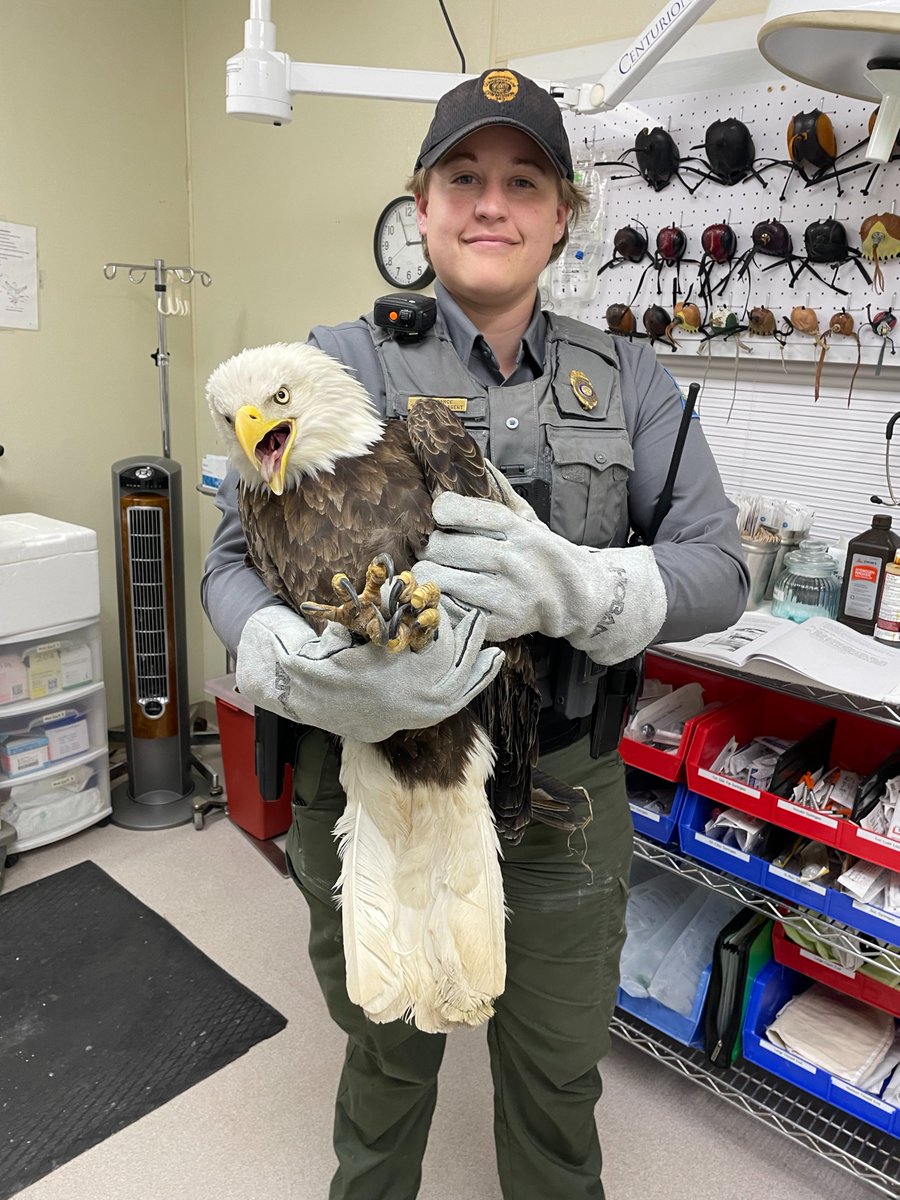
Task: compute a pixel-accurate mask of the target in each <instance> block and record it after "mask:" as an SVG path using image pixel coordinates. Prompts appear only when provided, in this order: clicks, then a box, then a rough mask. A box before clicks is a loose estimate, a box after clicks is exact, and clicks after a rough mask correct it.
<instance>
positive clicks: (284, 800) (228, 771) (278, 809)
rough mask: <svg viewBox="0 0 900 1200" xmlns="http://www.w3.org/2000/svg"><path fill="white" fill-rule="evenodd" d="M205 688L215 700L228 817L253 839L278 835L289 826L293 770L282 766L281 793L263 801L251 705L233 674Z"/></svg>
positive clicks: (209, 683) (210, 682)
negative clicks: (235, 683) (282, 786)
mask: <svg viewBox="0 0 900 1200" xmlns="http://www.w3.org/2000/svg"><path fill="white" fill-rule="evenodd" d="M206 690H207V692H208V693H209V694H210V695H211V696H214V697H215V701H216V717H217V719H218V725H219V740H220V742H221V745H222V769H223V771H224V774H225V794H226V795H227V797H228V816H229V818H230V819H231V820H232V821H233V822H234V823H235V825H238V826H239V827H240V828H241V829H245V830H246V831H247V833H249V834H252V836H253V837H255V838H261V839H263V840H265V839H266V838H273V837H277V836H278V835H279V834H280V833H284V832H285V831H286V830H287V829H289V828H290V825H291V795H292V793H293V772H292V771H291V768H290V767H286V768H285V772H284V789H283V790H282V793H281V795H280V796H279V797H278V799H277V800H275V801H273V802H271V803H266V801H265V800H263V798H262V796H261V795H260V794H259V787H258V786H257V783H256V753H255V747H254V722H253V705H252V704H251V703H250V701H249V700H245V699H244V697H243V696H242V695H241V694H240V692H238V690H237V688H236V687H235V686H234V676H233V675H223V676H221V677H220V678H219V679H208V680H207V682H206Z"/></svg>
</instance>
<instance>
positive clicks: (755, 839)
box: [704, 808, 766, 854]
mask: <svg viewBox="0 0 900 1200" xmlns="http://www.w3.org/2000/svg"><path fill="white" fill-rule="evenodd" d="M765 832H766V823H765V821H761V820H760V819H759V818H758V817H751V816H749V815H748V814H747V813H742V812H738V811H737V809H734V808H726V809H723V810H721V811H720V812H718V813H717V814H716V815H715V816H714V817H713V818H712V820H710V821H707V823H706V827H705V829H704V833H705V834H706V836H707V837H711V838H714V839H715V840H716V841H717V842H722V843H723V845H726V846H732V847H734V848H735V849H736V850H742V851H743V852H744V853H745V854H753V853H754V852H755V850H756V848H757V846H759V844H760V843H761V841H762V839H763V837H764V836H765Z"/></svg>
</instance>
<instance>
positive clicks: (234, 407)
mask: <svg viewBox="0 0 900 1200" xmlns="http://www.w3.org/2000/svg"><path fill="white" fill-rule="evenodd" d="M206 399H207V401H208V402H209V408H210V412H211V413H212V418H213V422H214V423H215V426H216V429H217V431H218V432H219V434H220V435H221V437H222V439H223V440H224V442H225V444H226V445H227V447H228V453H229V458H230V460H231V464H232V466H234V467H236V468H237V469H238V471H240V473H241V478H242V479H243V480H244V482H245V483H247V484H248V485H249V486H251V487H269V488H270V489H271V490H272V491H273V492H274V493H275V494H276V495H277V496H280V495H281V494H282V492H284V491H286V490H288V489H290V488H291V487H296V486H297V484H298V483H299V482H300V480H301V479H302V478H303V477H304V476H306V475H311V476H313V477H315V476H316V475H318V474H320V473H322V472H331V471H333V470H334V464H335V463H336V462H337V461H338V459H341V458H356V457H359V456H360V455H362V454H366V453H367V452H368V450H369V448H370V447H371V446H372V445H373V443H375V442H377V441H378V440H379V438H380V437H381V433H382V428H383V425H382V421H381V418H380V417H379V415H378V412H377V410H376V408H375V405H374V404H373V402H372V399H371V397H370V396H369V393H368V392H367V391H366V389H365V388H364V387H363V386H362V384H361V383H359V382H358V381H357V380H356V379H354V378H353V376H352V375H350V374H349V372H348V368H347V367H345V366H344V364H343V363H340V362H337V360H336V359H333V358H331V357H330V355H328V354H326V353H325V352H324V351H323V350H319V349H317V348H316V347H315V346H307V345H305V344H304V343H302V342H295V343H293V344H291V345H288V344H286V343H284V342H279V343H277V344H276V345H273V346H257V347H254V348H253V349H250V350H242V351H241V353H240V354H236V355H235V356H234V358H229V359H227V360H226V361H225V362H223V363H221V364H220V366H218V367H216V369H215V370H214V371H213V373H212V375H210V377H209V380H208V382H207V384H206Z"/></svg>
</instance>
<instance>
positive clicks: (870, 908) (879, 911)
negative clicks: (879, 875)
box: [853, 900, 900, 925]
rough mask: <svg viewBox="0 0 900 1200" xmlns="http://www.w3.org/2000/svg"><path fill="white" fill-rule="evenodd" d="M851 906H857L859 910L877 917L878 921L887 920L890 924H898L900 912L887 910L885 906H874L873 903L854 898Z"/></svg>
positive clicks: (899, 923)
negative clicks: (864, 902)
mask: <svg viewBox="0 0 900 1200" xmlns="http://www.w3.org/2000/svg"><path fill="white" fill-rule="evenodd" d="M853 907H854V908H858V909H859V911H860V912H864V913H868V915H869V916H870V917H877V918H878V919H879V921H889V922H890V923H891V925H900V913H892V912H888V911H887V909H886V908H876V907H875V905H874V904H863V902H862V901H861V900H854V901H853Z"/></svg>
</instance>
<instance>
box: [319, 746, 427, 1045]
mask: <svg viewBox="0 0 900 1200" xmlns="http://www.w3.org/2000/svg"><path fill="white" fill-rule="evenodd" d="M341 783H342V785H343V788H344V790H345V792H346V793H347V807H346V809H345V810H344V812H343V814H342V815H341V817H340V818H339V819H338V821H337V823H336V825H335V827H334V836H335V837H336V838H337V841H338V854H339V855H340V857H341V873H340V876H339V877H338V881H337V887H336V891H337V892H338V902H339V904H340V906H341V911H342V920H343V931H344V957H345V960H346V964H347V994H348V995H349V997H350V999H351V1000H352V1001H353V1003H354V1004H359V1005H360V1006H361V1007H362V1008H363V1009H365V1011H366V1012H367V1013H368V1014H369V1016H371V1017H372V1019H373V1020H376V1021H393V1020H396V1019H397V1018H399V1017H402V1016H404V1015H405V1013H406V1012H407V1010H408V1008H409V996H408V989H407V987H406V981H405V972H404V970H403V965H402V961H401V960H400V958H399V956H398V955H399V946H398V943H397V931H398V926H399V923H400V917H399V907H400V906H399V902H398V899H397V893H396V887H395V879H396V873H397V859H396V853H397V846H396V840H395V838H394V837H393V836H391V832H390V831H392V829H393V826H394V823H395V821H396V807H395V806H396V803H397V800H398V797H397V795H396V792H397V787H396V780H395V779H394V777H393V775H392V773H391V771H390V769H389V767H388V765H387V762H386V760H385V759H384V756H383V755H381V754H379V753H378V752H377V751H376V750H375V749H374V747H372V746H370V745H367V744H365V743H362V742H354V741H351V740H350V739H345V740H344V743H343V754H342V762H341ZM385 827H387V829H388V831H389V832H388V834H387V836H386V834H385Z"/></svg>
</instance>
